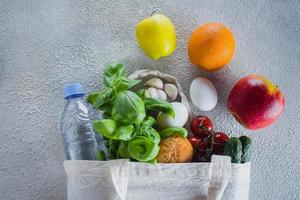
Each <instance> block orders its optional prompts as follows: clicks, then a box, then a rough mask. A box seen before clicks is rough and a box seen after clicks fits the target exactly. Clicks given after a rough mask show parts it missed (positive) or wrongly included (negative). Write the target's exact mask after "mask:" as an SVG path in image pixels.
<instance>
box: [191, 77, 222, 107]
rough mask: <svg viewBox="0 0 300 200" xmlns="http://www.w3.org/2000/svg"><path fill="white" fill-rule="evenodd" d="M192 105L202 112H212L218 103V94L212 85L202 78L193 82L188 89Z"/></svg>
mask: <svg viewBox="0 0 300 200" xmlns="http://www.w3.org/2000/svg"><path fill="white" fill-rule="evenodd" d="M190 96H191V100H192V102H193V104H194V105H195V106H196V107H197V108H199V109H200V110H203V111H209V110H212V109H213V108H214V107H215V106H216V105H217V102H218V94H217V91H216V88H215V86H214V85H213V83H212V82H211V81H210V80H208V79H206V78H202V77H198V78H196V79H194V80H193V82H192V84H191V87H190Z"/></svg>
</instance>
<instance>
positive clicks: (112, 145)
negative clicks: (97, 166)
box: [105, 138, 120, 159]
mask: <svg viewBox="0 0 300 200" xmlns="http://www.w3.org/2000/svg"><path fill="white" fill-rule="evenodd" d="M119 144H120V140H111V139H108V138H106V139H105V146H106V147H107V150H108V154H109V158H110V159H118V158H120V155H119V153H118V148H119Z"/></svg>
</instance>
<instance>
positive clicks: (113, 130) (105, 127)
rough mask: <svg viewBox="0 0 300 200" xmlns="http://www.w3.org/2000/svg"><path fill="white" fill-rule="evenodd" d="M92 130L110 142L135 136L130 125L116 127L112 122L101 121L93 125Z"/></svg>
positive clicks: (107, 120)
mask: <svg viewBox="0 0 300 200" xmlns="http://www.w3.org/2000/svg"><path fill="white" fill-rule="evenodd" d="M93 127H94V129H95V130H96V131H97V132H98V133H100V134H101V135H103V136H104V137H106V138H109V139H112V140H125V141H128V140H130V139H132V138H133V137H134V136H135V135H134V134H135V132H134V131H133V130H134V127H133V126H132V125H124V126H119V127H117V125H116V123H115V121H114V120H111V119H103V120H98V121H95V122H94V123H93Z"/></svg>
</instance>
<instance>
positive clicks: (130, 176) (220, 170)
mask: <svg viewBox="0 0 300 200" xmlns="http://www.w3.org/2000/svg"><path fill="white" fill-rule="evenodd" d="M64 168H65V172H66V175H67V184H68V186H67V188H68V200H125V199H126V200H164V199H166V200H173V199H174V200H177V199H178V200H248V196H249V183H250V163H245V164H231V160H230V157H227V156H213V157H212V161H211V162H210V163H182V164H178V163H174V164H171V163H170V164H146V163H138V162H129V160H126V159H120V160H111V161H65V162H64Z"/></svg>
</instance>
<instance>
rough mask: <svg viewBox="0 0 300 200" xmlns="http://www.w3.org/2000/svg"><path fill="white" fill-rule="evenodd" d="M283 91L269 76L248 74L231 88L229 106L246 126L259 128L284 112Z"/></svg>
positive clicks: (254, 128) (230, 110)
mask: <svg viewBox="0 0 300 200" xmlns="http://www.w3.org/2000/svg"><path fill="white" fill-rule="evenodd" d="M284 105H285V100H284V96H283V94H282V92H281V91H280V90H279V89H278V87H277V86H276V85H274V84H273V83H272V82H271V81H270V80H269V79H268V78H266V77H264V76H261V75H248V76H246V77H244V78H242V79H240V80H239V81H238V82H237V83H236V84H235V86H234V87H233V89H232V90H231V92H230V94H229V97H228V102H227V108H228V110H229V112H230V113H231V114H232V115H233V116H234V118H235V119H236V120H237V121H238V122H239V123H240V124H242V125H243V126H244V127H246V128H247V129H250V130H257V129H260V128H264V127H266V126H269V125H270V124H272V123H273V122H275V121H276V120H277V119H278V117H279V116H280V115H281V113H282V112H283V108H284Z"/></svg>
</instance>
